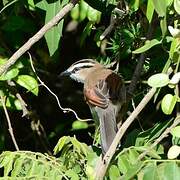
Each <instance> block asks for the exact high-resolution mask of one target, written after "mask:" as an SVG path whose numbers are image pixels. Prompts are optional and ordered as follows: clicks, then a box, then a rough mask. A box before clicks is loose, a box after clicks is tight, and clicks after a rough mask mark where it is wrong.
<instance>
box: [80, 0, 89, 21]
mask: <svg viewBox="0 0 180 180" xmlns="http://www.w3.org/2000/svg"><path fill="white" fill-rule="evenodd" d="M88 9H89V5H88V4H87V3H86V2H85V1H83V0H81V1H80V3H79V11H80V12H79V20H80V21H83V20H84V19H85V18H86V17H87V12H88Z"/></svg>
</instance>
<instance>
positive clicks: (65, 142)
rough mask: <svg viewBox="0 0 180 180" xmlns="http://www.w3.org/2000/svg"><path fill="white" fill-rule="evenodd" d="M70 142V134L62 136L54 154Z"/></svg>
mask: <svg viewBox="0 0 180 180" xmlns="http://www.w3.org/2000/svg"><path fill="white" fill-rule="evenodd" d="M69 142H70V139H69V136H63V137H61V138H60V139H59V141H58V143H57V144H56V146H55V148H54V150H53V151H54V154H57V153H58V152H60V151H61V150H62V148H63V146H64V145H65V144H67V143H69Z"/></svg>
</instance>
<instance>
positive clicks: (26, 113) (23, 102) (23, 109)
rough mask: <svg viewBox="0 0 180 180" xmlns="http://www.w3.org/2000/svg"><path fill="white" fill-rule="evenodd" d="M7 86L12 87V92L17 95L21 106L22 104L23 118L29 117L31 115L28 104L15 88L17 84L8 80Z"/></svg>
mask: <svg viewBox="0 0 180 180" xmlns="http://www.w3.org/2000/svg"><path fill="white" fill-rule="evenodd" d="M7 84H8V85H9V86H10V88H11V90H12V91H13V92H14V94H15V95H16V97H17V99H18V100H19V102H20V104H21V108H22V112H23V114H22V117H24V116H27V115H28V114H29V111H28V109H27V108H26V107H27V104H26V102H25V101H24V99H23V98H22V97H21V95H20V93H19V92H18V91H17V89H16V88H15V86H16V84H15V83H14V82H13V81H10V80H8V81H7Z"/></svg>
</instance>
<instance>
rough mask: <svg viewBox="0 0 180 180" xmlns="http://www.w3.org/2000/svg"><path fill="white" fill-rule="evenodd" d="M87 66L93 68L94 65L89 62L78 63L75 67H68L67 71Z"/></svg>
mask: <svg viewBox="0 0 180 180" xmlns="http://www.w3.org/2000/svg"><path fill="white" fill-rule="evenodd" d="M87 66H89V67H93V66H94V64H93V63H90V62H89V63H79V64H75V65H73V66H71V67H69V68H68V69H67V71H69V72H71V71H73V69H75V68H81V67H87Z"/></svg>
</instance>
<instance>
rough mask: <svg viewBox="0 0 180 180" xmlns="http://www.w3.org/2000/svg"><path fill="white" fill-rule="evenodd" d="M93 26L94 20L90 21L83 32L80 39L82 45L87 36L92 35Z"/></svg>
mask: <svg viewBox="0 0 180 180" xmlns="http://www.w3.org/2000/svg"><path fill="white" fill-rule="evenodd" d="M92 27H93V23H92V22H88V23H87V25H86V27H85V28H84V30H83V33H82V35H81V39H80V45H81V46H82V45H83V43H84V41H85V39H86V38H87V36H89V35H90V33H91V31H92Z"/></svg>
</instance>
